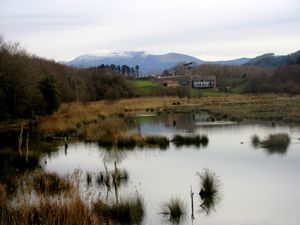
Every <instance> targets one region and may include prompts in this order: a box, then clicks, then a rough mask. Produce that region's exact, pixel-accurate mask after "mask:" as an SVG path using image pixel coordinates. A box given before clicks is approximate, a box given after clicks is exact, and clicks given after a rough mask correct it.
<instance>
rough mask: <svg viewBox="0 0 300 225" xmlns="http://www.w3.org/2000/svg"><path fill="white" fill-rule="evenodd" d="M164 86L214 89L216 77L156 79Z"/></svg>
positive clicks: (162, 77) (169, 77) (196, 76)
mask: <svg viewBox="0 0 300 225" xmlns="http://www.w3.org/2000/svg"><path fill="white" fill-rule="evenodd" d="M156 81H157V82H160V83H161V84H162V85H164V86H173V87H174V86H190V87H192V88H199V89H216V87H217V86H216V85H217V84H216V76H214V75H193V76H161V77H158V78H157V79H156Z"/></svg>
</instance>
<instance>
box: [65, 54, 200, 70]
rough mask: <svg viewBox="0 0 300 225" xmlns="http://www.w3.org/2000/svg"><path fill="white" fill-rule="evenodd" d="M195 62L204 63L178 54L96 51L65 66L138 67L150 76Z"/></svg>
mask: <svg viewBox="0 0 300 225" xmlns="http://www.w3.org/2000/svg"><path fill="white" fill-rule="evenodd" d="M182 62H196V63H197V64H202V63H204V62H203V61H202V60H200V59H197V58H195V57H192V56H189V55H184V54H179V53H168V54H164V55H153V54H149V53H147V52H144V51H121V52H110V51H97V52H94V53H90V54H86V55H82V56H79V57H77V58H75V59H74V60H72V61H70V62H68V63H67V65H70V66H75V67H84V68H85V67H90V66H98V65H101V64H115V65H123V64H126V65H128V66H135V65H139V66H140V71H141V72H142V74H151V73H156V72H161V71H163V70H164V69H169V68H170V67H173V66H175V65H176V64H177V63H182Z"/></svg>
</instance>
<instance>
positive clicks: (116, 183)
mask: <svg viewBox="0 0 300 225" xmlns="http://www.w3.org/2000/svg"><path fill="white" fill-rule="evenodd" d="M114 165H115V172H114V177H113V183H114V188H115V196H116V204H117V205H119V195H118V182H119V171H118V168H117V161H114Z"/></svg>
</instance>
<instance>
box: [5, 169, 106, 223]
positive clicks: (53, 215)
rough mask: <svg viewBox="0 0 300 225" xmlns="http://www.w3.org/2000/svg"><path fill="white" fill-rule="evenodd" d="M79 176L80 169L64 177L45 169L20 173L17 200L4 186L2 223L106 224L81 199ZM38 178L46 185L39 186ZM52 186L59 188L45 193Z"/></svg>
mask: <svg viewBox="0 0 300 225" xmlns="http://www.w3.org/2000/svg"><path fill="white" fill-rule="evenodd" d="M78 179H80V178H79V176H78V173H76V172H75V173H74V174H73V175H72V176H70V177H66V178H63V179H61V178H58V177H57V176H56V175H55V174H47V173H45V172H43V171H35V172H33V173H28V174H26V175H22V176H21V177H19V180H18V183H19V191H18V192H17V195H16V196H15V197H14V199H13V200H11V199H10V198H9V197H8V196H7V190H6V187H5V186H0V225H4V224H5V225H6V224H10V225H23V224H46V225H52V224H66V225H77V224H78V225H79V224H80V225H89V224H92V225H96V224H98V225H99V224H100V225H101V224H103V223H102V221H101V220H99V218H97V216H96V215H94V214H93V213H92V212H91V210H90V208H89V207H88V205H87V204H85V203H84V202H83V200H82V199H81V197H80V194H79V192H78V188H76V187H77V184H76V183H77V182H78ZM37 180H38V181H39V182H38V183H40V182H41V183H43V184H42V188H41V186H40V185H38V187H36V181H37ZM54 183H56V184H54ZM66 184H68V185H67V186H68V189H66V188H65V187H66ZM71 186H72V187H73V188H70V187H71ZM60 188H61V189H60ZM41 189H42V190H43V191H41ZM51 190H52V191H53V190H55V191H54V192H53V193H52V195H51V196H50V195H45V192H48V193H49V192H51ZM54 194H55V195H54Z"/></svg>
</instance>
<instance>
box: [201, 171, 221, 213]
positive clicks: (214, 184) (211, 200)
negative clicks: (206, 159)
mask: <svg viewBox="0 0 300 225" xmlns="http://www.w3.org/2000/svg"><path fill="white" fill-rule="evenodd" d="M198 176H199V178H200V184H201V190H200V193H199V195H200V198H201V201H202V202H201V204H200V207H201V211H205V212H206V214H207V215H208V214H210V212H211V211H213V210H215V207H216V205H217V204H218V202H219V201H220V181H219V179H218V178H217V177H216V174H215V173H214V172H211V171H210V170H208V169H204V170H203V172H202V173H199V174H198Z"/></svg>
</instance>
